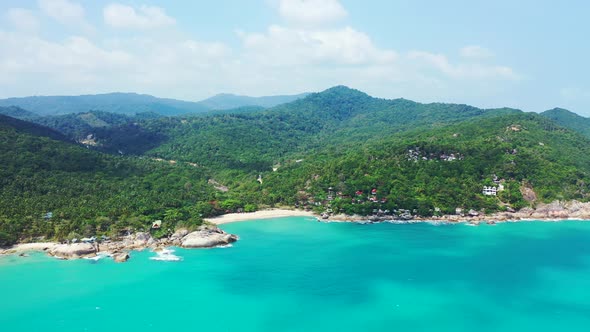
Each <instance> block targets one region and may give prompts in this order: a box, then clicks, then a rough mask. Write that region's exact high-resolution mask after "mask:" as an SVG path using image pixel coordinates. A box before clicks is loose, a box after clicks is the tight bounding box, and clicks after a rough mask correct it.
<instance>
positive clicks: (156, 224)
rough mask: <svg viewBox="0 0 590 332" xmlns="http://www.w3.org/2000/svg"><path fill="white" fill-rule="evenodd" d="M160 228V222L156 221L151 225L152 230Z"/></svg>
mask: <svg viewBox="0 0 590 332" xmlns="http://www.w3.org/2000/svg"><path fill="white" fill-rule="evenodd" d="M160 227H162V220H156V221H154V223H153V224H152V228H153V229H158V228H160Z"/></svg>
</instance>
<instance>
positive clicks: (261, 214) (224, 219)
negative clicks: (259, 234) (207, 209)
mask: <svg viewBox="0 0 590 332" xmlns="http://www.w3.org/2000/svg"><path fill="white" fill-rule="evenodd" d="M285 217H312V218H317V217H318V216H317V215H316V214H314V213H313V212H311V211H303V210H288V209H268V210H260V211H256V212H244V213H228V214H223V215H221V216H217V217H213V218H205V219H204V220H205V221H206V222H209V223H212V224H215V225H223V224H228V223H233V222H242V221H251V220H258V219H274V218H285Z"/></svg>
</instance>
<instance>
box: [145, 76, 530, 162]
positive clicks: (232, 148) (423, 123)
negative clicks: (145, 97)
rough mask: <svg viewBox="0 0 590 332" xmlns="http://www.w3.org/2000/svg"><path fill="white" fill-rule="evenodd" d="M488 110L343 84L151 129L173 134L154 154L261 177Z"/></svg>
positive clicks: (171, 121)
mask: <svg viewBox="0 0 590 332" xmlns="http://www.w3.org/2000/svg"><path fill="white" fill-rule="evenodd" d="M490 112H491V111H486V110H482V109H478V108H475V107H471V106H467V105H455V104H420V103H415V102H412V101H409V100H405V99H396V100H385V99H377V98H372V97H370V96H368V95H367V94H365V93H362V92H360V91H358V90H353V89H349V88H347V87H342V86H339V87H334V88H331V89H328V90H326V91H324V92H321V93H314V94H310V95H309V96H307V97H306V98H304V99H300V100H297V101H295V102H292V103H288V104H283V105H279V106H277V107H274V108H271V109H268V110H264V111H260V112H247V113H239V114H232V113H226V114H221V115H216V116H211V117H177V118H167V119H159V120H156V121H152V122H149V123H146V124H145V125H146V126H147V127H148V128H149V130H150V131H153V132H160V133H166V136H167V137H168V139H167V140H166V141H164V142H163V144H162V145H161V146H159V147H157V148H155V149H153V150H151V151H149V152H148V154H150V155H153V156H157V157H162V158H166V159H179V160H186V161H191V162H195V163H199V164H203V165H207V166H211V167H214V168H215V169H223V170H226V169H236V170H241V171H245V172H260V171H267V170H270V169H271V167H272V165H273V164H276V163H280V162H281V161H282V160H284V159H289V158H295V157H296V158H300V157H302V156H303V155H305V154H307V153H309V152H311V151H316V150H318V151H321V150H322V149H325V148H327V147H328V146H334V147H343V146H349V145H353V146H359V144H360V145H362V144H364V143H366V141H367V140H375V139H381V138H383V137H385V136H389V135H393V134H395V133H398V132H403V131H407V130H414V129H416V128H422V127H426V128H438V127H440V126H443V125H446V124H449V123H454V122H458V121H462V120H465V119H470V118H473V117H485V116H489V114H490ZM519 112H520V111H517V110H510V109H507V110H498V111H493V112H492V113H496V114H509V113H519ZM203 143H205V144H203Z"/></svg>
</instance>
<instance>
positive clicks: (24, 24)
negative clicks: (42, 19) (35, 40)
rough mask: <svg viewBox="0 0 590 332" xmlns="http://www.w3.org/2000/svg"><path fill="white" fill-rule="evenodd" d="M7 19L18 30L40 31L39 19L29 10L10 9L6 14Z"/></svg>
mask: <svg viewBox="0 0 590 332" xmlns="http://www.w3.org/2000/svg"><path fill="white" fill-rule="evenodd" d="M6 18H7V19H8V21H10V23H11V24H12V25H13V26H14V27H15V28H16V29H17V30H20V31H32V32H34V31H37V30H38V29H39V21H38V20H37V17H35V14H33V12H32V11H30V10H28V9H23V8H10V9H9V10H8V11H7V12H6Z"/></svg>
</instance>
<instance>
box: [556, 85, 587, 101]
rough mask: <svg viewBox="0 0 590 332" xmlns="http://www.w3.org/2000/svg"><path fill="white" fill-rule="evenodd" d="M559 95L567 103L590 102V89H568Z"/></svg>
mask: <svg viewBox="0 0 590 332" xmlns="http://www.w3.org/2000/svg"><path fill="white" fill-rule="evenodd" d="M559 95H560V96H561V98H563V99H564V100H566V101H579V100H590V89H582V88H579V87H566V88H562V89H560V90H559Z"/></svg>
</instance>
